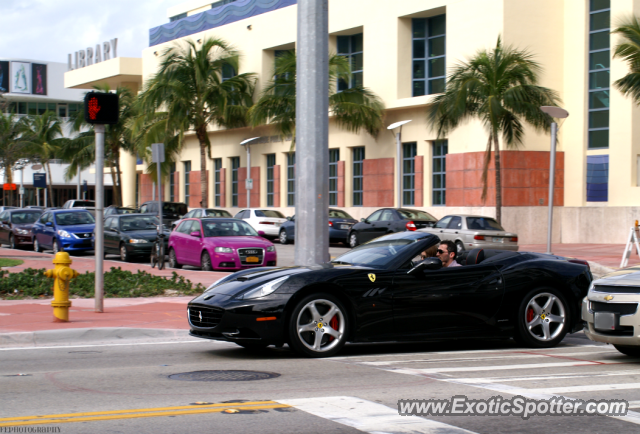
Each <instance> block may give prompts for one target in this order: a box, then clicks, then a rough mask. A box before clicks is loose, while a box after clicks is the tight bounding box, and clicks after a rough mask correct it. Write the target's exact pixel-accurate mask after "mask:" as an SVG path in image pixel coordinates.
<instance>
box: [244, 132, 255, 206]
mask: <svg viewBox="0 0 640 434" xmlns="http://www.w3.org/2000/svg"><path fill="white" fill-rule="evenodd" d="M246 146H247V180H246V181H245V182H244V186H245V187H246V189H247V208H251V190H250V189H249V181H248V180H249V179H251V146H250V145H249V143H247V145H246ZM251 188H253V182H252V183H251Z"/></svg>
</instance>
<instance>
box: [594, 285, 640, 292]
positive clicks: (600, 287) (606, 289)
mask: <svg viewBox="0 0 640 434" xmlns="http://www.w3.org/2000/svg"><path fill="white" fill-rule="evenodd" d="M593 290H594V291H597V292H606V293H611V294H640V288H639V287H637V286H611V285H595V286H594V287H593Z"/></svg>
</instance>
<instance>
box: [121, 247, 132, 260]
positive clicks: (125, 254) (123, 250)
mask: <svg viewBox="0 0 640 434" xmlns="http://www.w3.org/2000/svg"><path fill="white" fill-rule="evenodd" d="M120 260H121V261H122V262H129V260H131V257H130V256H129V252H127V246H125V245H124V243H123V244H120Z"/></svg>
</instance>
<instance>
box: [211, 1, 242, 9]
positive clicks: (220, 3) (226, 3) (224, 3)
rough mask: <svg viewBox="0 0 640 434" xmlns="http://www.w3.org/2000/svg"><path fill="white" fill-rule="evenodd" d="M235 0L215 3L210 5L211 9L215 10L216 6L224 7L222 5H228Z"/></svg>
mask: <svg viewBox="0 0 640 434" xmlns="http://www.w3.org/2000/svg"><path fill="white" fill-rule="evenodd" d="M235 1H237V0H220V1H217V2H213V3H211V9H213V8H217V7H218V6H224V5H228V4H229V3H233V2H235Z"/></svg>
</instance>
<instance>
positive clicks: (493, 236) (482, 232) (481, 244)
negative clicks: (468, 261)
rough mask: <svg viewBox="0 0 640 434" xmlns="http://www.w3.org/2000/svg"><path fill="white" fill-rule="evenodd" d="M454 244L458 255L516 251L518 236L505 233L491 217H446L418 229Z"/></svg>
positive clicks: (461, 215)
mask: <svg viewBox="0 0 640 434" xmlns="http://www.w3.org/2000/svg"><path fill="white" fill-rule="evenodd" d="M418 230H419V231H422V232H428V233H430V234H434V235H437V236H438V237H439V238H440V239H441V240H451V241H453V242H454V243H456V248H457V250H458V253H462V252H464V251H465V250H472V249H499V250H513V251H517V250H518V234H514V233H513V232H507V231H505V230H504V229H503V227H502V226H500V224H499V223H498V222H497V221H496V220H495V219H494V218H492V217H485V216H480V215H466V214H458V215H448V216H445V217H443V218H441V219H440V220H439V221H438V222H437V223H436V224H435V226H434V227H432V228H424V229H418Z"/></svg>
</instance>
